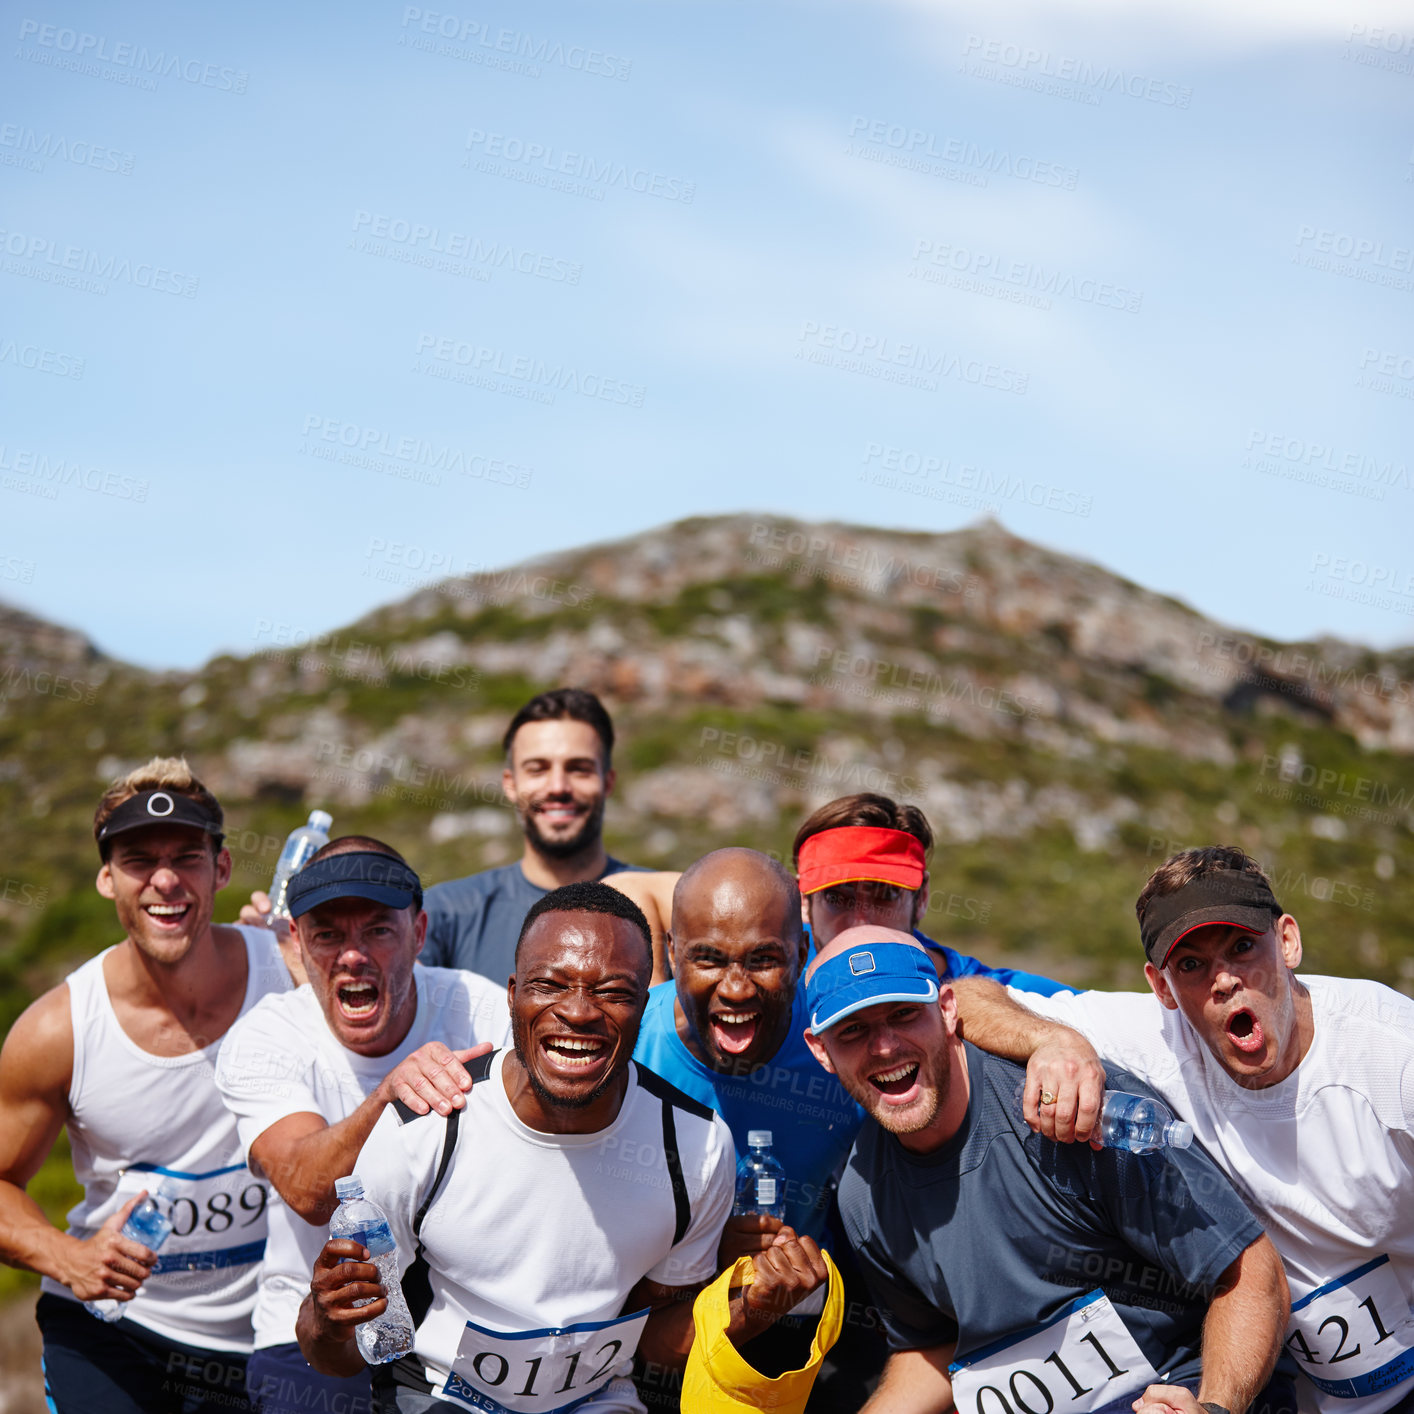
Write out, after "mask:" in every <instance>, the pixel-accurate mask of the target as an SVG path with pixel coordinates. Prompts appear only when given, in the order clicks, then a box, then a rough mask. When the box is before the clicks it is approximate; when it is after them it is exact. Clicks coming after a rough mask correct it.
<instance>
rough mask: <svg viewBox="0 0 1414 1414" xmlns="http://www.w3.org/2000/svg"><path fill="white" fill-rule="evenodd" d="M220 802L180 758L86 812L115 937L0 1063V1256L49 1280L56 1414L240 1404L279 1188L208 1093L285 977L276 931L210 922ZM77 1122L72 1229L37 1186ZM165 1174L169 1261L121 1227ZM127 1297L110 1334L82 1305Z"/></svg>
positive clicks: (45, 1324)
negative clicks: (225, 1049) (229, 1042)
mask: <svg viewBox="0 0 1414 1414" xmlns="http://www.w3.org/2000/svg"><path fill="white" fill-rule="evenodd" d="M222 831H223V817H222V812H221V806H220V804H219V802H218V801H217V800H216V797H215V796H214V795H212V794H211V792H210V791H209V790H207V788H206V787H205V786H204V785H203V784H202V783H201V782H200V781H199V780H198V779H197V778H196V776H195V775H193V774H192V771H191V769H190V768H189V767H188V766H187V763H186V762H185V761H184V760H180V759H174V758H170V757H165V758H164V757H158V758H154V759H153V760H151V761H149V762H148V763H147V764H146V765H145V766H141V767H139V768H138V769H137V770H135V771H132V772H130V773H129V774H128V775H126V776H124V777H122V778H121V779H119V780H117V781H115V782H114V783H113V784H112V785H111V786H110V787H109V788H108V790H107V791H106V792H105V793H104V795H103V798H102V800H101V801H100V802H99V805H98V809H97V811H96V813H95V815H94V821H93V833H94V839H95V841H96V842H97V845H98V853H99V858H100V861H101V867H100V868H99V871H98V877H97V880H96V887H97V889H98V892H99V893H100V894H101V895H102V896H103V897H104V898H106V899H109V900H111V901H112V903H113V906H114V909H115V911H116V913H117V915H118V923H119V925H120V926H121V928H122V930H123V935H124V936H123V939H122V941H121V942H119V943H117V944H115V945H114V946H112V947H109V948H107V949H106V950H105V951H104V952H102V953H100V954H99V955H98V956H97V957H95V958H92V959H91V960H90V961H88V962H87V963H85V964H84V965H83V966H82V967H80V968H78V969H77V971H75V972H73V973H71V974H70V975H69V977H68V979H67V980H66V981H64V982H61V983H60V984H59V985H58V986H57V987H55V988H54V989H53V990H52V991H49V992H46V993H45V994H44V995H43V996H42V997H40V998H39V1000H38V1001H36V1002H35V1003H34V1004H33V1005H32V1006H30V1007H29V1008H28V1010H26V1011H25V1013H24V1014H23V1015H22V1016H21V1017H20V1019H19V1020H18V1021H17V1022H16V1023H15V1026H14V1028H13V1030H12V1031H11V1032H10V1035H9V1037H8V1038H7V1040H6V1042H5V1045H4V1049H3V1051H0V1259H2V1260H4V1261H5V1262H7V1263H8V1264H10V1265H11V1266H17V1267H24V1268H27V1269H29V1270H31V1271H36V1272H39V1273H41V1274H42V1275H43V1277H44V1281H43V1295H41V1297H40V1300H39V1306H38V1309H37V1312H36V1314H37V1317H38V1320H39V1325H40V1329H41V1331H42V1332H43V1335H44V1371H45V1384H46V1393H47V1395H48V1398H49V1404H50V1407H51V1408H52V1409H54V1410H56V1411H57V1414H198V1411H203V1410H206V1409H211V1410H217V1409H220V1410H222V1411H223V1414H225V1411H229V1410H231V1409H233V1408H234V1409H241V1408H245V1407H246V1406H245V1397H244V1384H245V1361H246V1355H247V1353H248V1352H249V1350H250V1347H251V1308H252V1306H253V1304H254V1300H255V1292H256V1278H257V1274H258V1271H259V1264H260V1259H261V1257H262V1255H263V1253H264V1249H265V1209H266V1203H267V1199H268V1189H267V1186H266V1184H265V1182H264V1181H262V1180H260V1179H257V1178H256V1177H255V1176H253V1175H252V1174H251V1172H250V1170H249V1169H248V1168H247V1167H246V1163H245V1160H244V1157H243V1155H242V1152H241V1144H240V1140H239V1138H238V1136H237V1134H236V1124H235V1119H234V1117H233V1116H232V1115H231V1114H230V1113H229V1111H227V1109H226V1107H225V1105H224V1104H223V1103H222V1100H221V1096H220V1094H219V1092H218V1091H217V1089H216V1083H215V1065H216V1057H217V1053H218V1050H219V1048H220V1044H221V1039H222V1037H223V1036H224V1035H225V1034H226V1032H227V1030H228V1029H229V1028H230V1026H231V1025H232V1023H234V1022H235V1021H236V1019H237V1018H238V1017H240V1016H242V1015H243V1014H244V1013H245V1012H246V1011H248V1010H249V1009H250V1008H251V1007H252V1006H254V1005H255V1003H256V1002H258V1001H259V1000H260V998H261V997H263V996H265V995H266V994H267V993H269V992H277V991H283V990H285V989H286V988H288V987H289V985H290V979H289V974H288V972H287V970H286V967H285V964H284V962H283V960H282V958H281V956H280V952H279V948H278V945H277V943H276V941H275V939H274V938H273V937H272V935H271V934H270V933H269V932H268V931H267V930H265V929H260V928H240V927H220V926H214V925H213V923H212V912H213V909H214V906H215V897H216V893H217V891H218V890H219V889H221V888H222V887H223V886H224V885H225V883H226V882H227V880H228V879H229V878H230V874H231V856H230V855H229V854H228V853H227V851H226V850H225V849H224V848H223V847H222ZM66 1125H67V1126H68V1130H69V1140H70V1143H71V1145H72V1148H73V1159H74V1173H75V1176H76V1177H77V1178H78V1180H79V1182H80V1183H81V1184H82V1185H83V1190H84V1194H83V1198H82V1199H81V1200H80V1201H79V1203H78V1204H77V1205H76V1206H75V1207H74V1208H73V1210H72V1211H71V1212H70V1213H69V1228H68V1231H67V1232H60V1231H59V1230H58V1229H56V1228H55V1227H53V1226H52V1225H51V1224H50V1223H49V1221H48V1220H47V1219H46V1218H45V1216H44V1214H43V1212H42V1211H41V1210H40V1208H39V1205H38V1204H37V1203H36V1202H35V1201H34V1200H33V1199H32V1198H31V1197H29V1195H28V1194H27V1193H26V1192H25V1188H26V1185H27V1184H28V1183H29V1182H30V1180H31V1179H33V1177H34V1176H35V1174H36V1173H37V1172H38V1170H39V1167H40V1165H41V1164H42V1163H43V1162H44V1160H45V1158H46V1157H47V1156H48V1154H49V1151H50V1149H51V1148H52V1147H53V1145H54V1141H55V1140H56V1139H57V1138H58V1135H59V1131H60V1129H62V1128H63V1127H65V1126H66ZM164 1179H166V1180H170V1181H171V1182H172V1183H173V1184H174V1185H175V1186H176V1190H177V1196H176V1198H175V1200H174V1202H173V1204H172V1218H173V1230H172V1235H171V1237H170V1238H169V1239H168V1241H167V1242H166V1244H165V1245H164V1246H163V1248H162V1251H161V1254H160V1256H159V1255H158V1254H157V1253H155V1252H153V1251H151V1250H150V1249H149V1248H147V1247H145V1246H144V1245H143V1244H142V1243H140V1242H135V1241H133V1240H131V1239H130V1238H126V1237H124V1236H123V1235H122V1226H123V1224H124V1223H125V1222H126V1220H127V1218H128V1215H129V1214H130V1213H131V1211H132V1210H133V1208H134V1206H135V1205H136V1203H137V1202H138V1201H139V1200H140V1198H141V1196H142V1194H143V1192H144V1191H145V1190H147V1189H156V1188H157V1186H158V1184H159V1182H161V1181H163V1180H164ZM91 1301H117V1302H119V1303H122V1304H121V1311H122V1315H121V1318H120V1319H118V1320H117V1321H116V1323H115V1324H111V1325H110V1324H105V1323H104V1322H102V1321H99V1320H95V1319H94V1318H93V1316H91V1315H89V1314H88V1313H87V1312H86V1311H85V1310H84V1309H83V1306H82V1305H81V1304H80V1303H82V1302H91Z"/></svg>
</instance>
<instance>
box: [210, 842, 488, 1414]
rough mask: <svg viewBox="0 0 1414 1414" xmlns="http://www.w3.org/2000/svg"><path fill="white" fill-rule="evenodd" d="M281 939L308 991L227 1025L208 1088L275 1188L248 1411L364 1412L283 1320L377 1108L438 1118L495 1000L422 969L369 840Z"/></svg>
mask: <svg viewBox="0 0 1414 1414" xmlns="http://www.w3.org/2000/svg"><path fill="white" fill-rule="evenodd" d="M288 899H289V906H290V915H291V927H292V930H293V934H294V938H295V941H296V942H297V943H298V945H299V949H300V953H301V957H302V959H303V962H304V967H305V972H306V974H307V976H308V978H309V984H308V986H304V987H300V988H299V989H298V990H297V991H295V992H291V993H288V994H287V995H285V996H282V997H271V998H269V999H267V1001H266V1002H265V1003H263V1004H262V1005H260V1006H258V1007H256V1008H255V1009H254V1010H253V1011H252V1012H251V1013H250V1014H249V1015H248V1016H246V1017H244V1018H243V1019H242V1020H241V1022H240V1024H239V1025H238V1026H236V1027H234V1028H232V1031H231V1034H230V1036H229V1037H228V1038H227V1044H226V1046H225V1047H224V1048H223V1050H222V1054H221V1064H220V1066H219V1067H218V1071H217V1083H218V1084H219V1085H220V1087H221V1093H222V1096H223V1097H224V1099H225V1101H226V1104H227V1105H228V1106H229V1107H230V1109H231V1111H232V1113H233V1114H234V1115H235V1116H236V1118H237V1121H238V1123H239V1129H240V1137H241V1141H242V1143H243V1144H244V1145H245V1148H246V1151H247V1152H248V1154H249V1156H250V1163H251V1166H252V1168H254V1169H256V1170H258V1171H259V1172H261V1173H262V1174H265V1175H268V1177H269V1180H270V1182H271V1183H272V1184H273V1186H274V1188H275V1190H276V1196H275V1197H274V1199H273V1200H272V1204H271V1212H270V1242H269V1247H268V1249H267V1252H266V1258H265V1268H264V1272H263V1274H262V1278H261V1283H260V1295H259V1299H258V1301H257V1302H256V1307H255V1352H254V1354H253V1355H252V1356H251V1360H250V1369H249V1390H250V1399H251V1403H252V1404H253V1405H254V1407H255V1408H256V1410H257V1411H259V1414H285V1411H300V1412H301V1414H303V1411H307V1410H310V1409H330V1410H337V1411H339V1414H368V1411H369V1409H370V1408H371V1400H372V1392H371V1387H370V1385H369V1381H368V1376H367V1373H366V1372H363V1371H359V1372H356V1373H355V1376H354V1377H353V1378H351V1379H335V1380H331V1379H328V1378H326V1377H324V1376H321V1375H318V1374H316V1373H314V1372H313V1371H311V1370H310V1369H309V1367H308V1366H307V1365H306V1364H305V1361H304V1359H303V1357H302V1356H301V1355H300V1353H299V1348H298V1346H297V1345H296V1343H295V1317H296V1316H297V1314H298V1312H299V1305H300V1301H301V1299H302V1298H303V1297H304V1295H305V1293H306V1292H307V1291H308V1290H309V1271H310V1267H311V1266H312V1265H313V1263H314V1259H315V1257H316V1256H317V1255H318V1252H319V1249H320V1247H321V1246H322V1245H323V1242H324V1239H325V1237H326V1236H327V1231H326V1229H327V1226H328V1222H329V1217H330V1215H331V1214H332V1213H333V1211H334V1207H335V1202H336V1200H335V1196H334V1180H335V1179H336V1178H341V1177H342V1176H343V1175H344V1174H346V1173H348V1172H349V1171H350V1170H351V1169H352V1168H353V1163H354V1159H355V1158H356V1157H357V1155H358V1152H359V1149H360V1148H361V1147H362V1145H363V1143H364V1141H365V1140H366V1139H367V1138H368V1135H369V1133H370V1131H371V1130H372V1129H373V1126H374V1124H375V1123H376V1121H377V1120H378V1117H379V1116H380V1115H381V1114H382V1113H383V1111H384V1109H385V1107H386V1106H387V1105H388V1104H389V1103H391V1102H393V1101H398V1102H400V1103H402V1104H405V1105H407V1106H409V1107H410V1109H411V1110H416V1111H420V1112H424V1113H426V1112H429V1111H430V1110H432V1109H435V1110H436V1111H437V1112H438V1113H439V1114H449V1113H451V1112H452V1110H453V1109H457V1108H460V1107H461V1106H463V1105H464V1104H465V1103H466V1096H465V1091H466V1090H467V1089H469V1088H470V1086H471V1077H470V1075H469V1073H468V1071H467V1069H466V1065H467V1064H468V1063H470V1062H471V1061H472V1060H473V1059H474V1058H475V1057H476V1056H478V1055H481V1054H484V1053H485V1052H486V1051H488V1050H489V1049H490V1047H491V1045H500V1044H502V1043H503V1041H504V1040H505V1037H506V1032H507V1027H508V1020H509V1018H508V1015H507V1011H506V1000H505V993H504V992H503V991H502V989H501V988H499V987H496V986H493V985H492V984H491V983H490V982H488V981H486V979H485V978H483V977H477V976H475V975H474V974H472V973H469V972H460V971H452V970H449V969H444V968H426V967H422V966H421V965H419V964H418V963H417V954H418V950H419V948H420V947H421V946H422V941H423V938H424V935H425V933H426V930H427V915H426V914H425V913H424V912H423V910H422V888H421V885H420V883H419V881H418V877H417V875H416V874H415V873H414V872H413V870H412V869H411V868H410V867H409V866H408V864H407V862H406V861H405V860H404V859H403V857H402V856H401V855H400V854H399V853H398V852H397V851H396V850H395V849H393V848H392V847H391V846H389V845H386V844H384V843H383V842H382V841H381V840H375V839H370V838H368V837H366V836H361V835H350V836H346V837H345V838H343V839H338V840H334V841H332V842H331V843H329V844H327V845H325V847H324V848H323V849H322V850H320V851H319V852H318V853H317V854H315V855H314V856H313V857H312V858H311V859H310V861H309V863H308V864H306V865H305V867H304V868H303V869H301V870H300V871H299V873H297V874H296V875H295V876H294V877H293V878H292V879H291V880H290V886H289V892H288Z"/></svg>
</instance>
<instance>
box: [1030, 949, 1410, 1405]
mask: <svg viewBox="0 0 1414 1414" xmlns="http://www.w3.org/2000/svg"><path fill="white" fill-rule="evenodd" d="M1300 980H1301V982H1302V983H1303V984H1304V985H1305V986H1306V987H1307V988H1308V989H1309V990H1310V993H1311V1007H1312V1012H1313V1015H1314V1021H1315V1034H1314V1036H1313V1038H1312V1041H1311V1048H1310V1050H1309V1051H1308V1052H1307V1053H1306V1055H1305V1057H1304V1058H1303V1059H1302V1061H1301V1064H1300V1065H1298V1066H1297V1067H1296V1069H1295V1071H1293V1072H1292V1074H1291V1075H1289V1076H1288V1077H1287V1078H1286V1079H1285V1080H1283V1081H1282V1082H1281V1083H1280V1084H1277V1085H1272V1086H1269V1087H1268V1088H1267V1089H1265V1090H1249V1089H1245V1088H1244V1087H1242V1086H1240V1085H1238V1084H1237V1083H1236V1082H1235V1081H1234V1080H1233V1079H1232V1078H1231V1077H1230V1076H1229V1075H1228V1073H1227V1072H1226V1071H1225V1070H1224V1069H1223V1067H1222V1066H1221V1065H1220V1064H1219V1062H1218V1060H1217V1059H1216V1057H1215V1056H1214V1055H1213V1054H1212V1052H1211V1051H1210V1050H1209V1049H1208V1048H1207V1046H1206V1045H1204V1043H1203V1042H1202V1040H1200V1039H1199V1037H1198V1034H1197V1033H1196V1032H1195V1031H1194V1030H1193V1028H1192V1027H1191V1026H1190V1025H1189V1024H1188V1022H1187V1021H1186V1020H1185V1019H1184V1018H1183V1015H1182V1014H1181V1013H1180V1012H1177V1011H1170V1010H1168V1009H1167V1008H1165V1007H1164V1006H1162V1005H1161V1004H1160V1002H1159V1000H1158V998H1157V997H1156V996H1154V995H1153V993H1152V992H1144V993H1138V992H1081V993H1078V994H1075V995H1057V996H1054V997H1040V996H1037V995H1035V994H1034V993H1029V992H1016V991H1015V990H1012V989H1009V990H1012V996H1013V998H1014V999H1015V1000H1016V1001H1018V1002H1020V1003H1021V1004H1022V1005H1023V1006H1026V1007H1029V1008H1030V1009H1031V1010H1032V1011H1035V1012H1038V1013H1039V1014H1040V1015H1042V1016H1046V1017H1050V1018H1051V1019H1053V1020H1055V1021H1061V1022H1064V1023H1065V1024H1066V1025H1068V1026H1073V1027H1074V1028H1075V1029H1076V1030H1077V1031H1079V1032H1081V1034H1082V1035H1084V1036H1085V1037H1086V1038H1087V1039H1088V1040H1089V1041H1090V1042H1091V1043H1092V1044H1093V1045H1094V1046H1095V1048H1096V1050H1098V1051H1099V1052H1100V1053H1101V1054H1102V1055H1103V1056H1104V1057H1105V1058H1106V1059H1107V1060H1113V1061H1115V1062H1117V1063H1118V1064H1119V1065H1122V1066H1124V1067H1126V1068H1127V1069H1129V1070H1132V1071H1133V1072H1134V1073H1135V1074H1136V1075H1138V1076H1140V1077H1141V1078H1142V1079H1144V1080H1147V1081H1148V1082H1149V1084H1150V1085H1152V1086H1153V1087H1154V1089H1155V1090H1157V1091H1158V1093H1159V1094H1160V1095H1162V1096H1163V1098H1164V1099H1165V1101H1167V1102H1168V1104H1169V1105H1170V1107H1171V1108H1172V1109H1173V1111H1174V1112H1175V1114H1177V1115H1178V1116H1179V1117H1180V1118H1182V1119H1186V1120H1187V1121H1188V1122H1189V1123H1190V1124H1191V1125H1192V1126H1193V1130H1194V1134H1195V1136H1196V1137H1197V1139H1198V1141H1199V1143H1201V1144H1202V1145H1203V1147H1204V1148H1205V1149H1207V1151H1208V1152H1209V1153H1210V1154H1211V1155H1212V1156H1213V1157H1214V1158H1215V1159H1216V1160H1217V1161H1218V1163H1219V1164H1221V1165H1222V1167H1223V1168H1224V1169H1225V1170H1226V1171H1227V1173H1228V1175H1229V1176H1230V1177H1231V1178H1232V1180H1233V1183H1234V1184H1235V1185H1236V1187H1237V1189H1238V1191H1239V1192H1240V1193H1241V1194H1242V1195H1243V1197H1244V1198H1246V1200H1247V1202H1248V1204H1249V1205H1250V1206H1251V1208H1252V1210H1253V1212H1254V1213H1255V1214H1256V1215H1257V1217H1258V1218H1259V1219H1260V1220H1261V1222H1262V1224H1263V1226H1264V1227H1265V1228H1266V1230H1267V1234H1268V1236H1269V1237H1270V1238H1271V1239H1272V1242H1273V1243H1274V1244H1275V1246H1276V1249H1277V1251H1278V1252H1279V1253H1280V1254H1281V1257H1282V1261H1283V1262H1284V1264H1285V1266H1286V1275H1287V1281H1288V1282H1289V1284H1290V1286H1291V1301H1292V1322H1291V1325H1290V1326H1289V1327H1288V1328H1287V1344H1286V1349H1287V1351H1288V1353H1289V1354H1290V1355H1291V1356H1292V1357H1293V1358H1294V1359H1295V1360H1296V1363H1297V1367H1298V1368H1299V1369H1300V1370H1301V1371H1302V1372H1303V1374H1306V1375H1308V1376H1310V1377H1311V1378H1310V1379H1309V1380H1302V1381H1301V1382H1300V1384H1299V1386H1298V1389H1299V1393H1300V1396H1301V1400H1302V1404H1303V1407H1308V1408H1312V1409H1317V1408H1319V1409H1321V1410H1323V1411H1325V1414H1336V1411H1341V1412H1342V1414H1379V1411H1381V1410H1384V1409H1388V1408H1389V1407H1390V1406H1391V1405H1393V1404H1395V1403H1396V1402H1397V1401H1398V1400H1399V1399H1400V1398H1403V1397H1407V1396H1408V1395H1410V1394H1411V1393H1414V1315H1411V1306H1414V1001H1411V1000H1410V999H1409V998H1407V997H1404V996H1401V995H1400V994H1399V993H1398V992H1395V991H1392V990H1391V989H1390V988H1388V987H1383V986H1381V985H1380V984H1379V983H1377V982H1366V981H1350V980H1346V979H1344V978H1338V977H1307V976H1303V977H1301V979H1300ZM1323 1323H1324V1329H1322V1326H1323ZM1317 1382H1321V1383H1317ZM1323 1385H1324V1386H1330V1388H1324V1387H1322V1386H1323Z"/></svg>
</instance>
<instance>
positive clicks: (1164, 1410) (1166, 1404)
mask: <svg viewBox="0 0 1414 1414" xmlns="http://www.w3.org/2000/svg"><path fill="white" fill-rule="evenodd" d="M1130 1408H1131V1409H1133V1410H1134V1411H1135V1414H1208V1411H1207V1410H1206V1409H1204V1408H1203V1406H1202V1405H1201V1404H1199V1403H1198V1398H1197V1396H1196V1395H1194V1394H1192V1393H1191V1392H1190V1391H1188V1390H1186V1389H1184V1387H1183V1386H1182V1385H1150V1386H1149V1388H1148V1389H1146V1390H1145V1391H1144V1393H1143V1394H1141V1395H1140V1396H1139V1398H1138V1399H1136V1400H1135V1401H1134V1403H1133V1404H1132V1405H1131V1406H1130Z"/></svg>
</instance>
